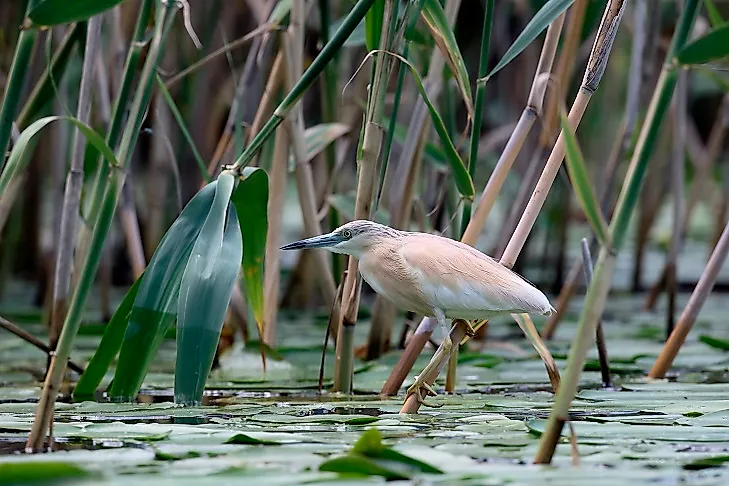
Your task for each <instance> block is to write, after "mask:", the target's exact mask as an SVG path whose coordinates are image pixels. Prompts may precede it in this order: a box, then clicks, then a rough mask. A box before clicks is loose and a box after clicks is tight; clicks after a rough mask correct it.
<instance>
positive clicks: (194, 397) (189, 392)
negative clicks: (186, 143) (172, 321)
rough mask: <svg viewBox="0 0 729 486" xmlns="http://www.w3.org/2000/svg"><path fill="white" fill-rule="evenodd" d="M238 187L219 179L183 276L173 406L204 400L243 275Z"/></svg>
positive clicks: (227, 179)
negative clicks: (233, 197)
mask: <svg viewBox="0 0 729 486" xmlns="http://www.w3.org/2000/svg"><path fill="white" fill-rule="evenodd" d="M234 185H235V178H234V177H233V175H232V174H230V173H226V172H224V173H223V174H221V175H220V177H219V178H218V186H217V190H216V191H215V199H214V200H213V204H212V207H211V208H210V213H209V214H208V217H207V218H206V219H205V223H204V224H203V226H202V229H201V230H200V234H199V236H198V238H197V241H196V242H195V246H194V247H193V249H192V253H191V255H190V259H189V261H188V263H187V266H186V267H185V272H184V274H183V275H182V281H181V283H180V291H179V299H178V304H177V362H176V366H175V403H181V404H185V405H192V404H199V403H200V402H201V400H202V395H203V391H204V389H205V382H206V381H207V377H208V373H210V368H211V367H212V365H213V357H214V356H215V350H216V349H217V346H218V340H219V339H220V331H221V329H222V328H223V321H224V320H225V314H226V312H227V311H228V304H229V303H230V297H231V296H232V294H233V287H234V285H235V282H236V279H237V277H238V272H239V270H240V261H241V259H242V258H243V243H242V239H241V232H240V228H239V226H238V218H237V216H236V210H235V206H234V205H233V204H231V195H232V193H233V187H234Z"/></svg>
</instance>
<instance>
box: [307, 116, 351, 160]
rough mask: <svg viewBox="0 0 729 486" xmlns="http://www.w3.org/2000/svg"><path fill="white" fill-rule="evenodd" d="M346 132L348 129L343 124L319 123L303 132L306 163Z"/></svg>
mask: <svg viewBox="0 0 729 486" xmlns="http://www.w3.org/2000/svg"><path fill="white" fill-rule="evenodd" d="M348 132H349V127H348V126H347V125H345V124H344V123H320V124H319V125H314V126H313V127H309V128H307V129H306V131H305V132H304V143H305V144H306V162H310V161H311V160H313V159H314V157H316V156H317V155H319V154H320V153H321V152H322V150H324V149H325V148H327V146H329V144H331V143H332V142H334V141H335V140H336V139H338V138H339V137H341V136H343V135H345V134H346V133H348Z"/></svg>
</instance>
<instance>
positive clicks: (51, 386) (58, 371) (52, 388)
mask: <svg viewBox="0 0 729 486" xmlns="http://www.w3.org/2000/svg"><path fill="white" fill-rule="evenodd" d="M176 10H177V5H176V4H175V3H173V2H169V3H165V4H164V8H159V9H158V11H157V15H156V19H155V27H154V35H153V37H152V41H151V44H150V48H149V52H148V54H147V59H146V62H145V65H144V69H143V70H142V73H141V75H140V77H139V89H138V90H137V93H136V95H135V97H134V102H133V103H132V106H131V109H130V111H129V118H128V121H127V124H126V127H125V129H124V133H123V135H122V139H121V143H120V146H119V150H118V152H117V160H119V162H120V163H121V164H122V166H121V167H119V168H117V169H115V170H114V171H113V172H112V173H111V175H110V177H109V180H108V182H107V184H106V188H105V191H104V194H103V199H102V204H101V207H100V210H99V213H98V217H97V220H96V222H95V224H94V230H93V233H92V237H91V243H90V249H91V251H90V252H89V254H88V257H87V259H86V260H85V261H84V262H83V265H82V266H81V271H80V276H79V281H78V285H77V287H76V290H75V292H74V294H73V298H72V300H71V303H70V305H69V308H68V313H67V315H66V320H65V322H64V324H63V330H62V332H61V336H60V338H59V340H58V347H57V349H56V354H54V356H53V358H52V360H51V365H50V367H49V370H48V373H47V375H46V381H45V383H44V385H43V391H42V393H41V396H40V399H39V401H38V407H37V409H36V415H35V420H34V421H33V427H32V429H31V432H30V435H29V437H28V442H27V444H26V451H28V452H35V451H38V450H40V448H41V447H42V446H43V442H44V439H45V435H46V432H47V431H48V429H49V427H50V426H51V422H52V420H53V408H54V405H55V401H56V397H57V395H58V391H59V387H60V385H61V381H62V380H63V375H64V374H65V371H66V365H67V362H68V357H69V356H70V354H71V349H72V347H73V341H74V338H75V337H76V334H77V333H78V329H79V326H80V324H81V314H82V312H83V309H84V307H85V304H86V299H87V298H88V295H89V291H90V288H91V285H92V283H93V280H94V276H95V274H96V271H97V269H98V267H99V262H100V259H101V253H102V249H103V247H104V241H105V240H106V236H107V234H108V232H109V228H110V226H111V222H112V219H113V217H114V211H115V209H116V205H117V202H118V200H119V196H120V193H121V189H122V186H123V185H124V176H125V170H126V169H127V168H128V166H129V162H130V160H131V155H132V151H133V150H134V146H135V145H136V141H137V138H138V136H139V129H140V127H141V125H142V122H143V120H144V113H145V112H146V109H147V107H148V106H149V99H150V97H151V94H152V85H153V84H154V74H155V71H156V69H157V62H158V60H159V56H160V54H161V52H162V51H163V49H164V44H165V41H166V39H167V34H168V33H169V30H170V28H171V26H172V23H173V20H174V17H175V13H176Z"/></svg>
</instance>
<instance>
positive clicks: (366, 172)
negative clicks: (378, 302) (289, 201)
mask: <svg viewBox="0 0 729 486" xmlns="http://www.w3.org/2000/svg"><path fill="white" fill-rule="evenodd" d="M392 14H393V0H386V2H385V11H384V15H383V18H382V32H383V33H389V32H390V28H391V25H394V24H395V23H396V21H397V19H395V18H393V16H392ZM389 40H390V36H389V35H381V36H380V49H382V50H385V51H390V46H389ZM389 66H390V63H389V62H388V59H387V56H386V55H385V53H382V52H378V53H377V54H376V59H375V66H374V72H373V75H372V83H371V86H370V96H369V102H368V106H367V112H366V115H365V126H364V133H363V135H362V148H361V151H360V155H359V160H358V161H357V167H358V172H357V197H356V200H355V203H354V218H355V219H370V218H371V217H372V208H373V205H374V199H375V195H376V194H377V191H376V188H375V185H376V182H377V159H378V158H379V155H380V150H381V148H382V139H383V133H382V126H383V124H382V120H383V117H384V110H385V94H386V93H387V80H388V79H389V73H390V70H389ZM361 289H362V280H361V277H360V276H359V272H358V264H357V260H356V259H355V258H352V257H350V258H349V261H348V264H347V276H346V277H345V278H344V283H343V290H342V305H341V307H340V318H339V322H338V328H339V331H338V332H337V348H336V357H335V363H334V391H338V392H344V393H351V392H352V373H353V364H354V326H355V323H356V321H357V312H358V309H359V298H360V292H361Z"/></svg>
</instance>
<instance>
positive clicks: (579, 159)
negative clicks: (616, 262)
mask: <svg viewBox="0 0 729 486" xmlns="http://www.w3.org/2000/svg"><path fill="white" fill-rule="evenodd" d="M560 124H561V125H562V136H563V137H564V141H565V149H566V162H567V171H568V172H569V175H570V179H571V180H572V187H573V188H574V190H575V195H576V196H577V200H578V201H579V203H580V206H582V210H583V211H584V212H585V216H586V217H587V220H588V221H589V222H590V226H592V230H593V231H594V232H595V236H596V237H597V241H599V242H600V244H601V245H603V246H605V245H606V244H608V243H609V241H608V240H609V237H608V226H607V223H606V222H605V218H604V217H603V215H602V211H601V210H600V204H599V203H598V201H597V196H595V192H594V191H593V188H592V184H590V177H589V176H588V174H587V168H586V166H585V159H584V157H583V156H582V151H581V150H580V146H579V145H578V143H577V138H576V137H575V133H574V131H572V127H571V126H570V122H569V120H568V119H567V114H566V113H565V112H564V109H563V110H561V111H560Z"/></svg>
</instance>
